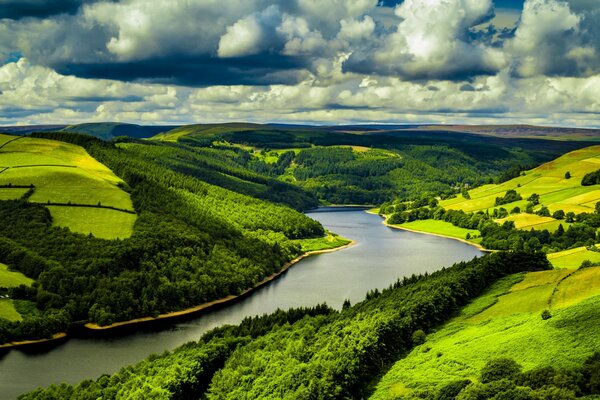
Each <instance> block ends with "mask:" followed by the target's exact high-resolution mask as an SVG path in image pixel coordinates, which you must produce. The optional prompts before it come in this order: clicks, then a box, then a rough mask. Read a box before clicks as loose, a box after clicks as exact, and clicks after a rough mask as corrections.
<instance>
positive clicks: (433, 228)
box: [398, 219, 479, 242]
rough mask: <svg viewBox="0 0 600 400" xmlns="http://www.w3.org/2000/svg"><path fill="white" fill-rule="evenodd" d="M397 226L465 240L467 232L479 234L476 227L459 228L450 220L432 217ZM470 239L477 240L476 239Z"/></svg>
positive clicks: (473, 234) (474, 234) (471, 234)
mask: <svg viewBox="0 0 600 400" xmlns="http://www.w3.org/2000/svg"><path fill="white" fill-rule="evenodd" d="M398 227H400V228H406V229H410V230H413V231H418V232H425V233H434V234H436V235H443V236H449V237H453V238H456V239H463V240H466V238H467V234H468V235H470V237H475V236H479V231H478V230H476V229H465V228H459V227H457V226H454V225H452V224H451V223H450V222H446V221H438V220H434V219H426V220H419V221H412V222H405V223H403V224H401V225H398ZM472 241H473V242H477V240H476V239H475V240H472Z"/></svg>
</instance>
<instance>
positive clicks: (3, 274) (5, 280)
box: [0, 263, 33, 288]
mask: <svg viewBox="0 0 600 400" xmlns="http://www.w3.org/2000/svg"><path fill="white" fill-rule="evenodd" d="M32 283H33V279H31V278H28V277H26V276H25V275H23V274H22V273H20V272H16V271H9V270H8V266H7V265H5V264H2V263H0V288H10V287H17V286H20V285H26V286H30V285H31V284H32Z"/></svg>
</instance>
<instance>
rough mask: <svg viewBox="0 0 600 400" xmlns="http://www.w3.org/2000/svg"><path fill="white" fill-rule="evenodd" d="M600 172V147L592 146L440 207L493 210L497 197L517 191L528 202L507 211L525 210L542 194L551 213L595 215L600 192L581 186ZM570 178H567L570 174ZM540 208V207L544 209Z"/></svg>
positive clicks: (471, 192)
mask: <svg viewBox="0 0 600 400" xmlns="http://www.w3.org/2000/svg"><path fill="white" fill-rule="evenodd" d="M598 169H600V146H591V147H586V148H584V149H579V150H575V151H572V152H570V153H567V154H565V155H563V156H561V157H559V158H557V159H555V160H553V161H550V162H547V163H545V164H542V165H540V166H539V167H537V168H534V169H532V170H529V171H525V172H523V173H522V174H521V176H518V177H516V178H514V179H511V180H509V181H507V182H504V183H501V184H489V185H483V186H480V187H478V188H475V189H472V190H469V196H470V199H465V198H464V197H463V196H462V195H459V196H458V197H456V198H454V199H449V200H444V201H442V202H440V205H441V206H442V207H444V208H447V209H455V210H463V211H465V212H474V211H486V210H489V211H492V210H493V209H494V208H498V207H495V205H494V204H495V201H496V197H502V196H504V194H505V193H506V191H508V190H511V189H512V190H516V191H517V193H519V194H520V195H521V196H522V197H523V199H524V200H520V201H516V202H513V203H510V204H505V205H502V207H504V208H505V209H507V210H509V211H510V210H511V209H512V208H514V207H520V208H521V209H523V208H524V206H525V204H526V200H525V199H527V198H528V197H529V196H531V195H532V194H533V193H537V194H538V195H540V204H541V205H544V206H546V207H548V209H549V210H550V212H551V213H553V212H554V211H557V210H563V211H564V212H565V213H567V212H569V211H572V212H574V213H576V214H578V213H582V212H593V211H594V206H595V204H596V202H598V201H600V189H598V188H597V187H596V186H581V179H582V178H583V176H584V175H585V174H587V173H589V172H593V171H596V170H598ZM567 172H568V173H569V174H570V176H571V177H570V178H568V179H567V178H566V177H565V175H566V173H567ZM541 205H540V206H538V207H537V208H540V207H541Z"/></svg>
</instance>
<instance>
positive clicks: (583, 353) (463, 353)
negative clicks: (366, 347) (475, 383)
mask: <svg viewBox="0 0 600 400" xmlns="http://www.w3.org/2000/svg"><path fill="white" fill-rule="evenodd" d="M567 276H568V277H567ZM565 277H567V278H566V279H564V280H563V278H565ZM520 279H521V277H519V276H513V277H506V278H504V279H502V280H500V281H498V282H497V283H496V284H495V285H494V286H493V287H492V288H491V289H490V290H489V291H488V292H486V293H485V294H483V295H482V296H480V297H479V298H477V299H475V300H474V301H473V302H472V303H471V304H469V305H468V306H466V307H464V308H463V310H462V311H461V314H460V315H459V316H457V317H456V318H455V319H453V320H451V321H450V322H448V323H447V324H446V325H444V326H443V327H442V328H440V329H439V330H438V331H436V332H432V333H430V334H429V335H428V336H427V341H426V342H425V344H423V345H420V346H417V347H416V348H414V349H413V350H412V351H411V352H410V353H409V354H408V355H407V356H406V357H405V358H403V359H401V360H399V361H398V362H396V363H395V364H394V365H393V366H392V368H391V369H390V370H389V371H388V372H387V374H386V375H385V376H384V377H383V378H382V379H381V380H380V381H379V383H378V384H377V386H376V388H375V392H374V394H373V396H372V399H390V398H395V397H397V396H402V398H416V396H417V395H418V394H419V392H421V391H426V390H430V391H431V390H432V389H435V388H439V387H441V386H443V385H444V384H447V383H449V382H451V381H454V380H458V379H471V380H477V378H478V375H479V371H480V369H481V368H482V367H483V365H484V364H485V363H486V362H487V361H488V360H489V359H491V358H498V357H509V358H513V359H514V360H516V361H517V362H518V363H520V364H521V365H522V366H523V367H524V369H526V370H527V369H532V368H535V367H540V366H548V365H551V366H554V367H555V368H574V367H577V366H578V365H580V364H581V363H582V362H583V361H584V360H585V359H586V358H587V357H589V356H590V355H591V354H592V353H593V352H594V351H599V350H600V324H597V323H593V322H591V321H598V320H600V268H590V269H585V270H579V271H576V272H573V271H569V270H553V271H543V272H535V273H528V274H527V275H526V276H525V279H523V280H522V281H520V282H519V280H520ZM510 284H512V287H511V288H510V290H508V291H507V287H509V286H510ZM557 285H558V289H557V291H556V293H554V296H553V301H552V308H551V313H552V318H550V319H548V320H542V318H541V316H540V314H541V311H542V310H543V309H546V308H547V307H548V299H549V296H552V294H553V290H554V288H555V287H557Z"/></svg>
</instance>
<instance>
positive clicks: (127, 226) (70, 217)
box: [48, 206, 136, 239]
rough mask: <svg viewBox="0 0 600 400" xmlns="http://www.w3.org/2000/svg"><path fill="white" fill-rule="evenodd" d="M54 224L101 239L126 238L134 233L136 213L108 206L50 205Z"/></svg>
mask: <svg viewBox="0 0 600 400" xmlns="http://www.w3.org/2000/svg"><path fill="white" fill-rule="evenodd" d="M48 209H49V210H50V214H51V215H52V221H53V224H54V225H56V226H63V227H67V228H69V229H70V230H72V231H73V232H77V233H83V234H86V235H87V234H89V233H91V234H92V235H94V236H95V237H97V238H101V239H117V238H120V239H124V238H128V237H130V236H131V235H132V234H133V225H134V224H135V220H136V215H135V214H129V213H125V212H122V211H116V210H111V209H107V208H90V207H64V206H48Z"/></svg>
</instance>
